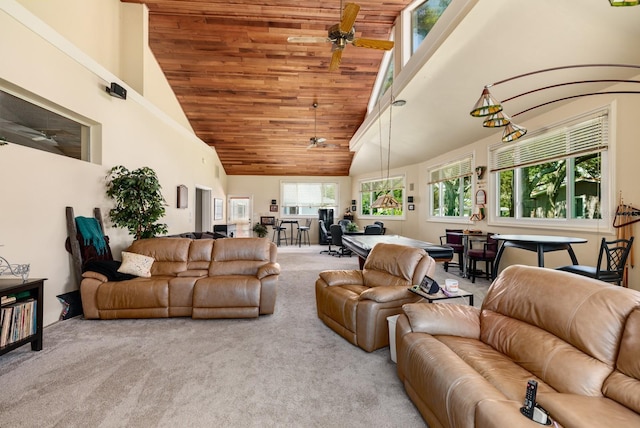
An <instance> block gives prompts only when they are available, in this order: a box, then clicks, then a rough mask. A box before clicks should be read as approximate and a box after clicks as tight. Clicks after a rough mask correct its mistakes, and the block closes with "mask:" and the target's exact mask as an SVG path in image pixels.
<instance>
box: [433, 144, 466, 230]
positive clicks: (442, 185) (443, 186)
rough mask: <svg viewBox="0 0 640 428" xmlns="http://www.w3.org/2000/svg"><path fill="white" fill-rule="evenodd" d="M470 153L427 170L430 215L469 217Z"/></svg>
mask: <svg viewBox="0 0 640 428" xmlns="http://www.w3.org/2000/svg"><path fill="white" fill-rule="evenodd" d="M472 159H473V157H472V156H471V155H468V156H465V157H463V158H461V159H458V160H455V161H452V162H449V163H446V164H444V165H441V166H438V167H435V168H433V169H432V170H430V171H429V177H430V181H429V187H430V193H431V216H433V217H460V218H462V217H469V216H470V215H471V210H472V207H473V200H472V185H473V183H472V179H471V176H472V173H471V171H472V168H471V165H472Z"/></svg>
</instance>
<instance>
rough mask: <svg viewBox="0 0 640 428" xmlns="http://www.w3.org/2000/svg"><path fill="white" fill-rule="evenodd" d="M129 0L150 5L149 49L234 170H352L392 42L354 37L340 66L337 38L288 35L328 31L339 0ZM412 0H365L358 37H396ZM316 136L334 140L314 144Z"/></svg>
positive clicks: (194, 122)
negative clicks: (375, 43) (353, 148)
mask: <svg viewBox="0 0 640 428" xmlns="http://www.w3.org/2000/svg"><path fill="white" fill-rule="evenodd" d="M123 1H125V2H130V3H145V4H146V5H147V6H148V8H149V44H150V48H151V50H152V52H153V53H154V55H155V57H156V59H157V60H158V62H159V64H160V66H161V68H162V70H163V71H164V73H165V76H166V77H167V79H168V81H169V83H170V85H171V87H172V88H173V91H174V92H175V94H176V96H177V98H178V100H179V102H180V104H181V106H182V108H183V110H184V112H185V113H186V116H187V118H188V120H189V122H190V123H191V126H192V127H193V130H194V131H195V133H196V134H197V135H198V137H200V139H202V140H203V141H204V142H206V143H207V144H209V145H211V146H213V147H215V150H216V152H217V153H218V156H219V157H220V160H221V162H222V165H223V167H224V169H225V171H226V173H227V174H229V175H317V176H332V175H334V176H345V175H348V174H349V167H350V165H351V160H352V157H353V153H352V152H350V151H349V140H350V139H351V137H352V136H353V134H354V133H355V132H356V130H357V129H358V127H359V126H360V124H361V123H362V121H363V120H364V117H365V114H366V110H367V103H368V101H369V98H370V95H371V91H372V89H373V86H374V82H375V79H376V75H377V73H378V69H379V67H380V63H381V60H382V57H383V51H380V50H376V49H368V48H363V47H354V46H347V47H346V48H345V51H344V52H343V56H342V64H341V66H340V69H339V70H338V71H334V72H329V71H328V66H329V61H330V59H331V55H332V52H331V44H330V43H323V44H309V43H303V44H301V43H288V42H287V38H288V37H289V36H318V37H326V36H327V30H328V28H329V27H330V26H331V25H334V24H336V23H338V22H339V21H340V17H341V12H340V7H341V2H340V0H331V1H324V2H318V1H311V0H256V1H251V2H246V1H225V0H191V1H184V0H123ZM409 2H410V0H385V1H384V2H383V1H366V2H358V1H356V3H359V4H360V6H361V10H360V13H359V14H358V16H357V19H356V22H355V28H356V36H358V37H364V38H370V39H384V40H387V39H388V38H389V35H390V32H391V28H392V26H393V24H394V21H395V19H396V17H397V16H398V14H399V12H400V11H401V10H402V9H403V8H404V7H405V6H406V5H407V4H408V3H409ZM344 3H345V4H346V1H345V2H344ZM314 103H317V104H318V107H317V135H314V134H315V128H316V126H315V121H314V113H315V112H314V109H313V104H314ZM315 136H317V137H323V138H326V139H327V143H328V145H329V146H328V147H324V148H312V149H307V146H308V145H309V139H310V138H312V137H315Z"/></svg>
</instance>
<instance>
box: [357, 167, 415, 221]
mask: <svg viewBox="0 0 640 428" xmlns="http://www.w3.org/2000/svg"><path fill="white" fill-rule="evenodd" d="M387 192H391V194H392V195H393V197H394V198H395V199H396V200H397V201H398V202H400V204H401V205H400V207H398V208H372V207H371V205H372V204H373V202H374V201H375V200H376V199H377V198H378V197H380V196H382V195H384V194H385V193H387ZM403 201H404V177H390V178H389V179H384V180H368V181H362V182H361V183H360V207H361V214H362V215H363V216H381V217H382V216H384V217H398V216H402V215H403V214H404V202H403Z"/></svg>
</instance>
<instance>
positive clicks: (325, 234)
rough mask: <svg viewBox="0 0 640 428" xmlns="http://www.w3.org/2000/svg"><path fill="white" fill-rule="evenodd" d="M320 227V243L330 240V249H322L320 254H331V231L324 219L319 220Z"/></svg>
mask: <svg viewBox="0 0 640 428" xmlns="http://www.w3.org/2000/svg"><path fill="white" fill-rule="evenodd" d="M318 227H319V228H320V243H321V244H322V243H324V242H327V241H328V242H329V249H328V250H322V251H320V254H331V233H329V231H328V230H327V226H326V225H325V224H324V220H318Z"/></svg>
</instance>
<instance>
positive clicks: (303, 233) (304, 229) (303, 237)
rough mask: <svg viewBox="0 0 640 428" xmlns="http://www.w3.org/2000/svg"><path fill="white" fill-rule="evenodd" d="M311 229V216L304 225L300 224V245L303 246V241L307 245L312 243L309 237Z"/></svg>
mask: <svg viewBox="0 0 640 428" xmlns="http://www.w3.org/2000/svg"><path fill="white" fill-rule="evenodd" d="M309 230H311V219H310V218H308V219H307V220H306V221H305V223H304V224H303V225H301V226H298V239H297V240H298V247H300V246H302V243H303V242H304V243H305V244H307V245H311V240H310V239H309Z"/></svg>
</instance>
